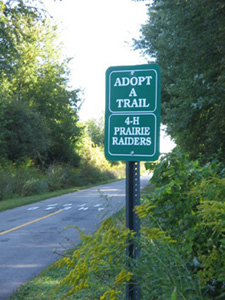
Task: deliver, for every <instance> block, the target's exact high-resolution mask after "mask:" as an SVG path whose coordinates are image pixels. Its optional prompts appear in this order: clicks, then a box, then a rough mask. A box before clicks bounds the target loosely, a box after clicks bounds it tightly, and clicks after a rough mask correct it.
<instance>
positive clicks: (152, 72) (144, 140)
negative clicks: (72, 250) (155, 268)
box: [105, 64, 160, 300]
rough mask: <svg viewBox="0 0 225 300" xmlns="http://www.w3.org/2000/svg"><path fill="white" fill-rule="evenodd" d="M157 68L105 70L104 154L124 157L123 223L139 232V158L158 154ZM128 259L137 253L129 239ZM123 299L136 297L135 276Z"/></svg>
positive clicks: (149, 66) (156, 66) (135, 247)
mask: <svg viewBox="0 0 225 300" xmlns="http://www.w3.org/2000/svg"><path fill="white" fill-rule="evenodd" d="M159 131H160V68H159V66H158V65H157V64H148V65H135V66H116V67H110V68H108V70H107V71H106V112H105V156H106V158H107V159H108V160H110V161H118V160H122V161H126V162H127V163H126V226H127V228H129V229H130V230H132V231H134V232H135V233H136V236H139V229H140V221H139V218H138V216H137V215H136V214H135V212H134V207H135V206H137V205H139V204H140V164H139V162H140V161H155V160H157V159H158V157H159ZM127 256H128V258H129V259H128V261H129V260H131V259H132V260H133V261H135V260H137V259H138V257H139V249H138V246H137V245H136V244H135V243H134V242H132V241H131V242H130V244H129V247H128V249H127ZM128 266H130V265H129V263H128ZM126 293H127V294H126V300H139V299H140V287H139V285H138V280H137V279H136V282H135V278H134V279H133V281H132V282H130V283H129V284H128V285H127V292H126Z"/></svg>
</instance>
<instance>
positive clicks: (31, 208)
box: [27, 206, 39, 210]
mask: <svg viewBox="0 0 225 300" xmlns="http://www.w3.org/2000/svg"><path fill="white" fill-rule="evenodd" d="M38 208H39V206H33V207H30V208H28V209H27V210H35V209H38Z"/></svg>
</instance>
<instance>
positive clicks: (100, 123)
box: [85, 118, 104, 146]
mask: <svg viewBox="0 0 225 300" xmlns="http://www.w3.org/2000/svg"><path fill="white" fill-rule="evenodd" d="M85 125H86V130H87V134H88V135H89V137H90V138H91V140H92V142H93V143H94V144H95V145H97V146H103V145H104V120H103V118H100V119H99V120H95V119H90V120H88V121H87V122H86V123H85Z"/></svg>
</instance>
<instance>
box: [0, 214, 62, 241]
mask: <svg viewBox="0 0 225 300" xmlns="http://www.w3.org/2000/svg"><path fill="white" fill-rule="evenodd" d="M62 211H63V209H59V210H57V211H55V212H54V213H51V214H49V215H47V216H44V217H41V218H38V219H35V220H33V221H30V222H27V223H25V224H22V225H19V226H16V227H13V228H11V229H8V230H5V231H2V232H0V235H3V234H6V233H9V232H12V231H14V230H17V229H20V228H22V227H25V226H28V225H30V224H33V223H36V222H39V221H41V220H44V219H46V218H49V217H51V216H54V215H56V214H58V213H60V212H62Z"/></svg>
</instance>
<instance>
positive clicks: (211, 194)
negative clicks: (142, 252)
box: [138, 152, 225, 299]
mask: <svg viewBox="0 0 225 300" xmlns="http://www.w3.org/2000/svg"><path fill="white" fill-rule="evenodd" d="M147 166H148V167H150V165H147ZM220 170H221V169H220V165H218V164H216V163H215V162H212V163H208V164H206V165H203V166H201V165H200V164H199V162H198V161H190V160H189V159H188V156H187V155H184V154H181V153H176V152H172V153H170V154H168V155H167V156H164V157H162V158H161V160H160V162H159V164H158V165H157V166H156V167H155V171H154V176H153V178H152V182H153V183H154V184H155V186H156V190H155V192H154V193H153V194H152V195H151V197H147V198H146V199H145V201H144V202H143V204H142V205H141V207H140V208H138V212H139V215H140V217H144V218H147V219H148V218H149V220H145V222H147V225H148V226H152V224H155V225H157V224H159V225H160V227H161V228H162V230H163V231H165V233H166V234H167V235H169V236H171V238H172V239H174V240H177V245H179V253H180V254H181V256H182V257H183V259H185V260H187V264H188V265H189V269H190V270H191V272H192V276H193V277H194V276H196V278H199V280H200V282H201V288H202V291H204V292H205V293H206V295H208V296H209V297H213V299H222V297H223V296H224V282H225V277H224V269H225V259H224V257H225V256H224V217H225V210H224V208H225V206H224V205H225V202H224V201H225V199H224V195H225V180H224V178H223V177H221V175H222V174H223V172H221V171H220ZM218 174H219V175H218ZM168 242H169V241H168Z"/></svg>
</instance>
